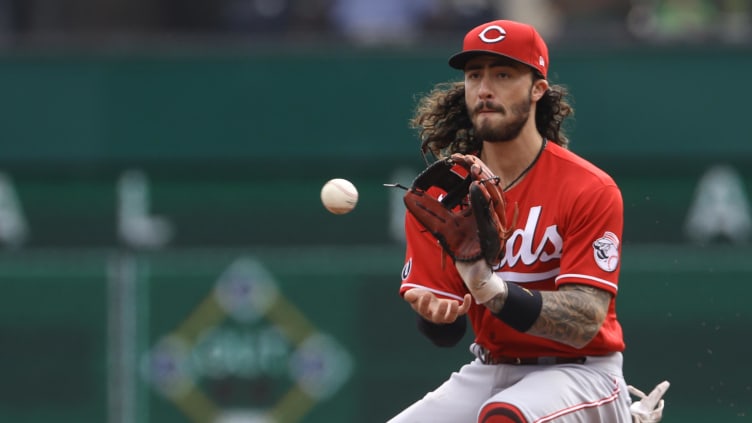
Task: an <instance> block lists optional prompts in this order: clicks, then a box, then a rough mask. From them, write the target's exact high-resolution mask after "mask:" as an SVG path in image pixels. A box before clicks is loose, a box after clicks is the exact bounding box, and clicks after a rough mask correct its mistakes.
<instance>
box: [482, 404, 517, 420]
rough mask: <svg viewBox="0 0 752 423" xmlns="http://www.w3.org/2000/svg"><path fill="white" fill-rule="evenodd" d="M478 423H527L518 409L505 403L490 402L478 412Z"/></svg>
mask: <svg viewBox="0 0 752 423" xmlns="http://www.w3.org/2000/svg"><path fill="white" fill-rule="evenodd" d="M478 423H527V420H526V419H525V416H523V415H522V412H521V411H520V410H519V408H517V407H515V406H513V405H512V404H508V403H506V402H492V403H489V404H486V406H485V407H483V409H481V410H480V415H479V416H478Z"/></svg>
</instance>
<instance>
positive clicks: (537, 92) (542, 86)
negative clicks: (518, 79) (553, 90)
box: [530, 79, 549, 101]
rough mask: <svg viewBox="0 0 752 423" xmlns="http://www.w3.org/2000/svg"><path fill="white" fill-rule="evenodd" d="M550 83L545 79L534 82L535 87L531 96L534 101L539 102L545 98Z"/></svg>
mask: <svg viewBox="0 0 752 423" xmlns="http://www.w3.org/2000/svg"><path fill="white" fill-rule="evenodd" d="M548 88H549V85H548V81H547V80H545V79H536V80H535V81H533V87H532V88H531V92H530V96H531V97H532V99H533V101H538V100H540V99H541V97H543V94H545V93H546V91H548Z"/></svg>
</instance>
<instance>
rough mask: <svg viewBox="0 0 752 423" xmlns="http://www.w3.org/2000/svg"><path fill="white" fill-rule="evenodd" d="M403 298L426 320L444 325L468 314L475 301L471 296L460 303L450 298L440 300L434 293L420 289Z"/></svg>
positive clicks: (467, 296) (410, 291) (411, 291)
mask: <svg viewBox="0 0 752 423" xmlns="http://www.w3.org/2000/svg"><path fill="white" fill-rule="evenodd" d="M402 297H403V298H404V299H405V301H407V302H408V303H409V304H410V307H412V308H413V310H415V312H416V313H418V314H420V315H421V316H422V317H423V318H424V319H426V320H428V321H429V322H433V323H442V324H447V323H453V322H454V321H455V320H457V318H458V317H460V316H462V315H464V314H466V313H467V311H468V310H469V309H470V305H471V304H472V300H473V297H472V296H471V295H470V294H465V297H464V298H463V300H462V303H460V302H459V301H457V300H453V299H449V298H439V297H437V296H436V295H434V294H433V292H431V291H428V290H425V289H420V288H413V289H411V290H409V291H407V292H405V294H404V295H403V296H402Z"/></svg>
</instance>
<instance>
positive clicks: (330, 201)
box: [321, 178, 358, 214]
mask: <svg viewBox="0 0 752 423" xmlns="http://www.w3.org/2000/svg"><path fill="white" fill-rule="evenodd" d="M321 202H322V203H323V204H324V207H326V209H327V210H329V211H330V212H332V213H334V214H345V213H349V212H351V211H352V209H354V208H355V205H356V204H357V203H358V190H357V189H356V188H355V185H353V184H352V182H350V181H348V180H347V179H341V178H335V179H331V180H329V181H327V182H326V183H325V184H324V186H323V187H322V188H321Z"/></svg>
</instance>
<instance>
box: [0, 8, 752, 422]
mask: <svg viewBox="0 0 752 423" xmlns="http://www.w3.org/2000/svg"><path fill="white" fill-rule="evenodd" d="M373 4H375V3H373ZM373 4H372V2H364V3H363V4H361V3H360V2H358V1H356V0H352V1H349V2H348V1H342V2H338V1H334V0H332V1H322V0H319V1H310V2H296V1H280V2H264V1H250V0H248V1H240V0H236V1H229V0H227V1H220V2H201V1H197V0H194V1H186V2H182V3H181V2H174V1H167V0H162V1H157V2H146V1H133V2H125V1H116V0H111V1H109V2H98V3H96V4H95V3H92V2H87V1H85V0H78V1H74V0H66V1H61V2H60V3H59V4H58V5H57V6H51V3H49V4H48V3H45V2H41V1H35V2H24V1H14V0H4V1H0V16H1V17H2V19H0V93H2V95H0V130H1V131H2V137H0V244H2V250H0V374H2V375H3V377H2V378H1V379H2V381H0V421H3V422H5V421H8V422H21V423H41V422H47V421H50V420H55V421H57V422H71V423H72V422H93V423H99V422H108V423H151V422H160V423H173V422H175V423H177V422H194V423H204V422H205V423H261V422H264V423H271V422H279V423H282V422H284V423H295V422H306V423H314V422H350V421H360V422H363V421H365V422H384V421H386V420H388V419H389V418H390V417H391V416H393V415H394V414H396V413H398V412H399V411H400V410H401V409H403V408H404V407H406V406H408V405H409V404H411V403H412V402H414V401H415V400H417V399H418V398H420V397H421V396H422V395H423V394H424V393H426V392H428V391H429V390H431V389H433V388H434V387H435V386H436V385H437V384H439V383H441V382H442V381H443V380H445V379H446V378H447V376H448V375H449V373H451V372H452V371H454V370H456V369H458V368H459V367H460V366H461V365H462V364H463V363H465V362H467V361H469V360H470V359H471V355H470V353H469V352H468V351H467V345H469V343H470V342H471V336H470V334H468V335H467V336H466V338H467V339H466V340H465V341H464V342H462V343H461V344H460V345H459V346H457V347H455V348H451V349H437V348H434V347H433V346H431V345H430V344H429V342H428V341H427V340H425V339H424V338H423V337H422V336H421V335H419V334H418V332H417V330H416V329H415V323H414V317H413V313H412V311H411V310H410V308H409V307H408V306H407V305H406V304H404V302H403V301H402V300H401V299H400V298H399V296H398V295H397V291H398V288H399V283H400V277H399V274H400V271H401V269H402V264H403V263H402V262H403V258H404V257H403V253H404V251H403V249H404V245H403V239H402V227H401V224H402V220H401V219H402V214H403V213H404V209H403V206H402V204H401V191H399V190H390V189H388V188H385V187H384V186H383V184H384V183H391V182H401V183H403V184H409V183H410V181H411V180H412V178H413V177H414V176H415V174H416V173H417V172H419V171H420V170H421V169H422V168H423V167H424V166H425V164H424V161H423V158H422V157H421V155H420V154H419V148H418V141H417V139H416V137H415V133H414V132H412V131H411V130H410V129H409V128H408V120H409V118H410V116H411V113H412V110H413V108H414V106H415V101H416V99H417V98H418V96H419V95H420V94H422V93H425V92H427V91H429V90H430V89H431V88H432V87H433V86H434V84H436V83H439V82H443V81H447V80H456V79H458V78H459V77H460V75H459V74H458V73H456V72H455V71H453V70H451V69H449V68H448V66H447V65H446V59H447V57H448V56H449V55H450V54H451V53H452V52H454V51H455V49H457V48H458V46H459V43H460V40H461V37H462V35H463V34H464V32H465V31H466V30H467V29H468V28H470V27H471V26H473V25H474V24H476V23H479V22H482V21H484V20H486V19H493V18H497V17H505V18H515V19H520V20H525V21H529V22H532V23H535V24H538V25H541V28H544V29H542V30H541V31H542V32H544V35H545V36H546V37H547V39H548V40H549V47H550V49H551V63H552V64H551V77H550V78H549V79H550V80H551V81H552V82H553V83H558V84H564V85H566V86H567V87H568V88H569V90H570V92H571V93H572V95H573V99H574V106H575V110H576V114H575V119H574V120H573V121H572V122H570V126H569V127H568V128H567V130H568V133H569V134H570V136H571V138H572V143H571V148H572V149H573V150H574V151H575V152H577V153H579V154H580V155H582V156H584V157H585V158H587V159H589V160H591V161H593V162H594V163H596V164H597V165H598V166H600V167H602V168H603V169H605V170H606V171H608V172H609V173H611V175H612V176H613V177H614V179H615V180H616V181H617V183H619V185H620V186H621V188H622V192H623V196H624V202H625V218H626V224H625V233H624V247H623V248H624V257H623V270H622V278H621V281H620V292H619V301H618V303H617V312H618V315H619V318H620V320H621V322H622V325H623V326H624V330H625V337H626V341H627V350H626V352H625V373H626V376H627V381H628V382H629V383H630V384H632V385H635V386H637V387H639V388H641V389H643V390H649V389H651V388H652V387H653V386H654V385H655V384H657V383H658V382H660V381H662V380H664V379H667V380H669V381H671V383H672V386H671V388H670V390H669V391H668V393H667V395H666V404H667V405H666V411H665V416H664V420H663V421H665V422H669V423H671V422H706V421H719V422H735V421H746V420H748V419H749V416H750V413H751V412H752V385H751V384H750V382H749V376H750V373H752V366H751V365H750V364H749V362H748V360H749V357H750V356H752V347H750V346H749V343H748V342H747V336H748V335H749V334H750V329H749V328H750V323H752V316H750V308H749V306H748V298H749V296H750V295H752V288H751V286H752V285H750V283H751V282H752V260H751V259H750V257H752V254H751V253H752V246H750V239H751V235H752V213H751V212H750V210H751V209H750V206H751V205H752V202H751V201H750V187H752V139H750V135H748V134H747V133H746V132H745V129H746V123H747V119H748V114H749V105H748V101H749V99H750V98H752V88H751V87H750V85H749V84H748V83H747V81H746V76H747V75H750V74H752V36H751V35H750V34H751V33H750V30H749V28H752V26H751V25H749V22H750V19H751V17H750V16H751V15H750V10H749V6H748V5H747V2H733V1H705V2H702V1H686V2H673V1H640V2H636V1H624V0H620V1H617V0H614V1H606V2H556V4H554V2H550V3H549V2H545V1H534V2H533V1H530V2H515V1H508V2H492V1H488V2H483V1H480V2H470V1H455V2H449V1H435V2H432V1H428V0H425V1H417V0H415V1H408V2H396V3H395V4H398V5H401V6H402V7H406V5H409V6H410V7H411V8H412V9H410V10H409V11H405V10H403V9H399V8H397V9H394V8H393V9H389V10H387V11H383V10H376V9H378V8H375V9H373V8H369V7H373ZM379 4H381V3H379ZM383 4H392V3H391V2H387V1H384V2H383ZM677 4H680V6H681V7H679V9H672V8H674V7H677ZM369 5H370V6H369ZM87 6H88V7H87ZM356 6H357V7H356ZM523 6H524V7H523ZM358 7H360V8H361V9H358ZM359 10H360V11H361V13H364V14H365V15H366V16H372V17H373V16H377V12H379V13H380V12H383V13H384V16H387V17H390V18H391V19H386V20H383V21H379V22H377V23H378V24H379V25H377V23H375V22H376V20H375V19H374V20H366V21H363V20H358V19H356V18H358V17H359V16H360V18H362V16H361V15H357V14H356V13H355V12H357V11H359ZM365 12H367V13H365ZM460 12H462V13H460ZM680 12H681V13H680ZM689 12H692V13H689ZM378 16H381V15H378ZM346 18H347V19H346ZM402 18H405V19H407V18H409V19H410V20H409V22H411V25H412V26H410V25H408V27H407V29H406V27H405V26H398V23H399V22H401V21H400V19H402ZM389 25H394V26H389ZM331 178H346V179H349V180H350V181H352V182H353V183H354V184H355V185H356V186H357V187H358V189H359V192H360V200H359V204H358V206H357V208H356V209H355V210H354V211H353V212H351V213H350V214H347V215H342V216H335V215H332V214H329V213H328V212H326V211H325V209H324V208H323V207H322V206H321V203H320V199H319V190H320V188H321V186H322V185H323V183H324V182H326V181H327V180H328V179H331ZM552 183H555V181H552Z"/></svg>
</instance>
